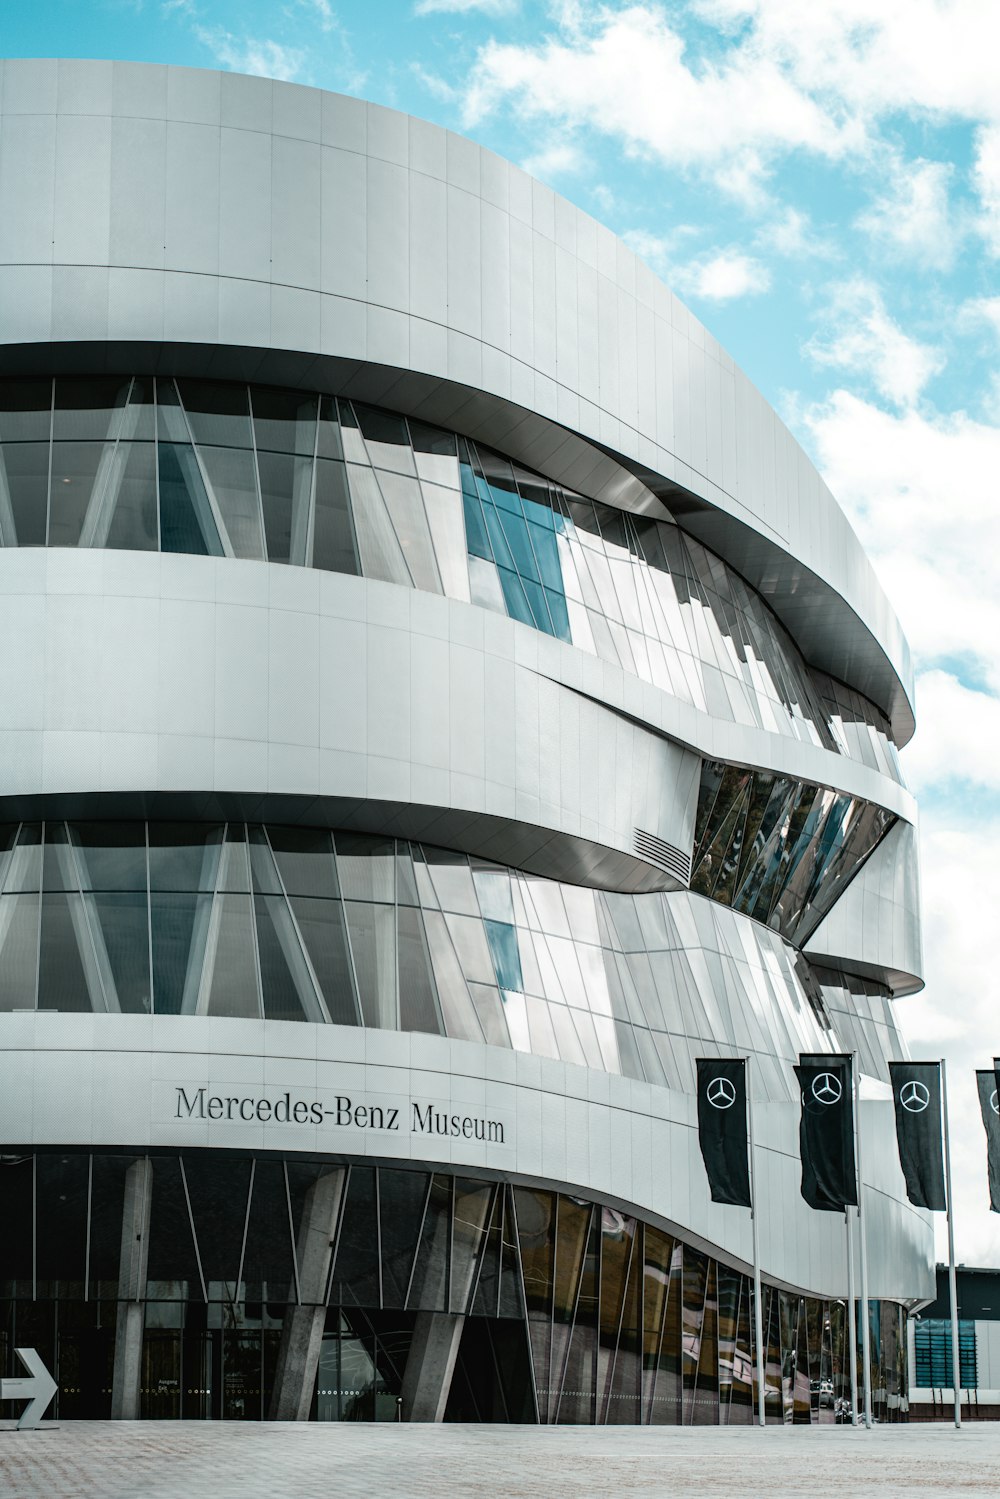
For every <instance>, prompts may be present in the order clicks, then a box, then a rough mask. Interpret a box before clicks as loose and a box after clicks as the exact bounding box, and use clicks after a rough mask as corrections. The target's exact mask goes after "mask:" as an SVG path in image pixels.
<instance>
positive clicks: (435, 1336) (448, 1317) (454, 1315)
mask: <svg viewBox="0 0 1000 1499" xmlns="http://www.w3.org/2000/svg"><path fill="white" fill-rule="evenodd" d="M464 1326H465V1317H464V1315H461V1314H459V1313H458V1312H418V1313H417V1321H416V1325H415V1326H414V1329H413V1341H412V1342H411V1344H410V1353H409V1357H408V1358H407V1360H406V1372H405V1373H404V1375H403V1388H402V1391H401V1394H402V1397H403V1420H404V1421H443V1420H444V1413H445V1408H446V1407H447V1404H448V1395H449V1393H450V1391H451V1380H452V1375H453V1374H454V1372H455V1362H456V1360H457V1358H458V1345H459V1343H460V1342H461V1341H462V1328H463V1327H464Z"/></svg>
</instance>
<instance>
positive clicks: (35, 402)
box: [0, 376, 52, 443]
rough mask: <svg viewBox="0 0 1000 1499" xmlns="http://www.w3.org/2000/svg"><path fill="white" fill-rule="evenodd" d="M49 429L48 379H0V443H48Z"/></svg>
mask: <svg viewBox="0 0 1000 1499" xmlns="http://www.w3.org/2000/svg"><path fill="white" fill-rule="evenodd" d="M51 427H52V381H51V380H23V379H21V377H20V376H16V377H14V378H12V379H6V380H0V442H32V441H36V442H37V441H39V440H40V441H43V442H45V443H48V440H49V434H50V431H51Z"/></svg>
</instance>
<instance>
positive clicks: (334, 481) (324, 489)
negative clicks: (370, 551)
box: [312, 458, 360, 574]
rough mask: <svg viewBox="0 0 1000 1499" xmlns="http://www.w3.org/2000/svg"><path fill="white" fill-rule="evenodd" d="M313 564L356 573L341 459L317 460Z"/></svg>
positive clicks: (351, 526)
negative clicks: (333, 460)
mask: <svg viewBox="0 0 1000 1499" xmlns="http://www.w3.org/2000/svg"><path fill="white" fill-rule="evenodd" d="M312 566H313V567H322V568H325V569H326V570H327V571H329V572H333V573H354V574H356V573H358V572H359V571H360V569H359V567H358V555H357V546H356V543H355V540H354V525H353V522H352V518H351V501H350V496H349V494H348V491H347V473H346V471H345V468H344V465H343V463H336V462H332V461H328V460H325V459H322V458H319V459H317V461H316V513H315V520H314V524H313V554H312Z"/></svg>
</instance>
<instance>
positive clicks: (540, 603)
mask: <svg viewBox="0 0 1000 1499" xmlns="http://www.w3.org/2000/svg"><path fill="white" fill-rule="evenodd" d="M521 583H522V586H523V588H524V591H525V593H526V594H527V596H528V603H529V604H530V606H531V612H532V614H533V615H534V617H535V624H536V625H537V626H538V628H539V629H540V630H544V631H545V633H546V635H551V634H552V633H553V630H552V621H551V620H550V619H549V610H548V605H547V604H546V602H545V592H544V590H543V588H542V585H541V584H540V583H535V582H534V581H533V580H532V579H531V578H522V579H521Z"/></svg>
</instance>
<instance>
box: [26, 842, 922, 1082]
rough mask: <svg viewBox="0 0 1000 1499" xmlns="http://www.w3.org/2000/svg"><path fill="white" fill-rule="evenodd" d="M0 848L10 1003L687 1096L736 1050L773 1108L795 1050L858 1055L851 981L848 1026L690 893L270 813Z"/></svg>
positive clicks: (760, 933)
mask: <svg viewBox="0 0 1000 1499" xmlns="http://www.w3.org/2000/svg"><path fill="white" fill-rule="evenodd" d="M0 850H2V851H0V1011H2V1010H31V1009H39V1010H58V1011H64V1012H74V1011H75V1012H87V1011H91V1012H95V1013H125V1014H128V1013H132V1014H143V1013H151V1012H152V1013H156V1014H160V1015H205V1016H222V1017H225V1016H229V1017H240V1018H250V1019H257V1018H264V1019H269V1020H296V1021H312V1022H316V1023H320V1024H331V1023H332V1024H336V1025H365V1026H373V1027H378V1028H382V1029H390V1030H404V1031H424V1032H429V1033H431V1034H436V1035H445V1036H450V1037H453V1038H455V1039H458V1040H467V1041H478V1042H484V1041H485V1042H487V1043H489V1044H490V1045H493V1046H504V1047H513V1048H515V1049H516V1050H519V1051H527V1052H534V1053H535V1054H537V1055H539V1056H546V1057H552V1058H558V1059H561V1060H562V1061H565V1062H573V1063H576V1064H578V1065H580V1066H587V1067H593V1068H598V1069H600V1070H604V1071H610V1072H618V1073H624V1074H625V1075H626V1076H630V1077H635V1078H639V1079H643V1080H645V1081H647V1082H651V1083H660V1084H665V1085H667V1086H669V1087H674V1088H679V1089H682V1090H684V1091H687V1092H690V1091H693V1080H694V1066H693V1059H694V1057H695V1056H698V1055H704V1054H706V1053H707V1054H709V1055H711V1054H712V1053H714V1052H716V1051H720V1052H726V1051H727V1050H728V1051H732V1050H733V1049H734V1048H736V1049H738V1050H739V1051H740V1052H741V1053H742V1052H745V1051H747V1050H749V1051H751V1052H753V1053H755V1054H756V1056H757V1075H758V1078H759V1085H760V1087H761V1089H762V1091H763V1093H764V1095H765V1096H767V1097H774V1098H787V1097H792V1096H794V1089H793V1087H792V1083H791V1074H790V1073H789V1072H788V1068H787V1066H783V1065H782V1060H784V1062H785V1063H787V1062H789V1061H791V1060H793V1059H794V1058H795V1056H796V1055H797V1053H798V1052H799V1051H817V1050H838V1049H847V1050H852V1049H853V1045H854V1027H855V1010H854V1008H853V1006H852V1001H851V995H850V992H849V991H847V990H843V991H841V990H835V991H834V992H835V995H836V998H837V1005H838V1007H837V1010H836V1012H834V1011H833V1010H831V1009H829V1008H828V1007H827V1005H826V1003H825V1001H824V999H823V994H822V992H821V990H820V988H819V987H818V985H817V984H816V983H815V982H814V981H813V980H812V979H811V977H810V974H809V969H808V967H807V965H806V964H805V963H804V962H803V960H802V959H801V958H797V957H796V955H795V954H794V953H793V952H792V951H791V950H790V949H789V948H788V947H787V946H786V944H785V943H784V942H783V941H782V940H781V938H780V937H779V936H778V935H777V934H775V933H773V932H772V931H770V930H767V929H765V928H764V927H762V926H752V925H748V924H747V923H745V922H744V923H741V922H740V921H739V920H738V919H737V918H735V917H734V916H733V914H732V913H731V912H728V911H726V910H724V909H722V908H721V907H718V906H715V907H713V906H712V905H711V904H708V903H706V902H703V901H699V900H697V899H696V898H693V897H691V896H689V895H686V894H684V893H678V894H676V895H662V894H652V895H638V896H631V895H619V894H611V893H606V892H602V891H595V890H589V889H583V888H581V887H579V886H576V885H567V884H560V883H558V882H556V881H553V880H546V879H542V878H539V877H535V876H531V875H526V874H523V873H521V872H519V871H517V870H511V869H507V868H504V867H503V866H500V865H494V864H488V863H486V862H485V861H483V860H479V859H475V858H469V857H468V856H466V855H465V854H459V853H454V852H450V851H448V850H445V849H438V848H432V847H429V846H427V845H422V844H416V843H409V842H405V841H403V840H400V839H392V838H379V837H370V836H367V835H362V834H358V833H347V832H337V833H335V834H333V833H330V832H329V831H327V830H325V829H320V828H303V827H282V826H276V825H271V824H268V825H263V824H259V823H250V824H247V823H242V822H240V823H236V822H230V823H191V824H185V823H173V822H148V823H145V822H122V823H96V822H91V823H86V822H57V821H50V822H46V823H44V824H41V823H22V824H19V825H14V824H10V825H7V826H6V827H0ZM873 987H877V986H873ZM882 992H883V993H886V992H887V991H882ZM864 1014H865V1015H866V1016H867V1010H864ZM881 1035H884V1037H885V1041H886V1043H887V1044H890V1043H891V1042H892V1041H893V1040H895V1032H894V1031H893V1032H892V1033H891V1034H890V1033H889V1032H888V1031H887V1030H884V1031H883V1032H875V1031H872V1033H871V1039H870V1041H868V1042H867V1043H866V1046H867V1051H868V1052H869V1053H870V1054H871V1060H870V1068H871V1070H872V1071H874V1072H875V1074H876V1075H882V1074H884V1072H885V1056H886V1054H887V1053H886V1052H885V1051H883V1050H879V1049H878V1042H879V1038H880V1036H881Z"/></svg>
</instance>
